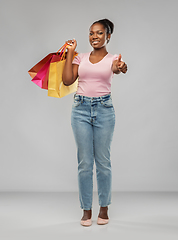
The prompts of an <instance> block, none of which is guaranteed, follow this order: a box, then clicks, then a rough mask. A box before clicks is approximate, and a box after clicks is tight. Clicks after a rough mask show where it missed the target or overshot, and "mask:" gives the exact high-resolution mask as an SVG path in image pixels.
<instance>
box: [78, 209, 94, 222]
mask: <svg viewBox="0 0 178 240" xmlns="http://www.w3.org/2000/svg"><path fill="white" fill-rule="evenodd" d="M91 216H92V212H91V210H83V217H82V219H81V220H87V219H90V218H91Z"/></svg>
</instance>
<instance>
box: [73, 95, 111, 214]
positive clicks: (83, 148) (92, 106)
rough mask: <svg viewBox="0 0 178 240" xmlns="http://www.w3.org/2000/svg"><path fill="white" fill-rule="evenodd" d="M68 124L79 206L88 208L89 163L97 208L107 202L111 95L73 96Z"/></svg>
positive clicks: (105, 204) (109, 195)
mask: <svg viewBox="0 0 178 240" xmlns="http://www.w3.org/2000/svg"><path fill="white" fill-rule="evenodd" d="M71 125H72V129H73V133H74V137H75V141H76V145H77V157H78V184H79V199H80V206H81V208H82V209H84V210H90V209H91V208H92V201H93V164H94V160H95V164H96V177H97V188H98V199H99V205H100V206H101V207H106V206H108V205H109V204H111V183H112V172H111V160H110V146H111V141H112V137H113V132H114V126H115V111H114V107H113V104H112V98H111V95H110V94H108V95H104V96H101V97H86V96H82V95H77V94H75V95H74V103H73V105H72V114H71Z"/></svg>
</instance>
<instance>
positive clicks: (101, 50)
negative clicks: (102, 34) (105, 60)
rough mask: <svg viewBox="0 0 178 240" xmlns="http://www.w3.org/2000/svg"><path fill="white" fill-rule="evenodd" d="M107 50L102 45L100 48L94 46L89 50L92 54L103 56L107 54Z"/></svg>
mask: <svg viewBox="0 0 178 240" xmlns="http://www.w3.org/2000/svg"><path fill="white" fill-rule="evenodd" d="M107 53H108V52H107V50H106V47H102V48H99V49H97V48H94V49H93V51H92V52H91V54H92V55H93V56H105V55H106V54H107Z"/></svg>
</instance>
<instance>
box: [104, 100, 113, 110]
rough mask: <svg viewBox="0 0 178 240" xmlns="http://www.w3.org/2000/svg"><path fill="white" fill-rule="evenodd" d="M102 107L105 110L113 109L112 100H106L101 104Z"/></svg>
mask: <svg viewBox="0 0 178 240" xmlns="http://www.w3.org/2000/svg"><path fill="white" fill-rule="evenodd" d="M102 105H103V106H104V107H106V108H111V107H113V103H112V99H111V98H109V99H108V100H105V101H103V102H102Z"/></svg>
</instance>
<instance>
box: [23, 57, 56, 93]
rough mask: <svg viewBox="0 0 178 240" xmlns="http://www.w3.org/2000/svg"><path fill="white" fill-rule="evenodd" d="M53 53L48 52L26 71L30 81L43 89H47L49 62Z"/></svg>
mask: <svg viewBox="0 0 178 240" xmlns="http://www.w3.org/2000/svg"><path fill="white" fill-rule="evenodd" d="M55 54H56V53H49V54H48V55H47V56H46V57H44V58H43V59H42V60H41V61H40V62H38V63H37V64H36V65H35V66H33V67H32V68H31V69H30V70H29V71H28V73H29V75H30V76H31V78H32V80H31V81H32V82H34V83H35V84H36V85H38V86H39V87H41V88H43V89H48V75H49V64H50V61H51V59H52V57H53V55H55Z"/></svg>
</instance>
